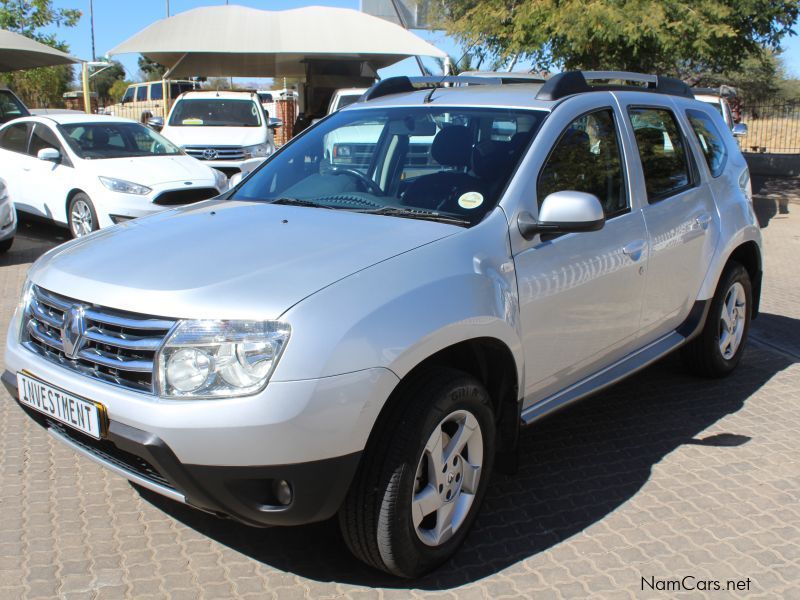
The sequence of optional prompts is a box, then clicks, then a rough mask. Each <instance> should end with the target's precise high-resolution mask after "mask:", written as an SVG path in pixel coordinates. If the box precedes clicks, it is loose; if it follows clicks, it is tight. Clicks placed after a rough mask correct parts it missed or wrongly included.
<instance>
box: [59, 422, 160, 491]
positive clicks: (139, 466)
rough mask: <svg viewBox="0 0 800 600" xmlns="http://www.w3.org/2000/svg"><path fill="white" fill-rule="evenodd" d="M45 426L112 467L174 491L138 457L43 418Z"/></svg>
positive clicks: (106, 441)
mask: <svg viewBox="0 0 800 600" xmlns="http://www.w3.org/2000/svg"><path fill="white" fill-rule="evenodd" d="M45 421H46V423H47V426H48V427H50V428H51V429H53V430H55V431H56V433H58V434H59V435H62V436H64V437H65V438H67V439H68V440H69V441H70V442H72V443H73V444H76V445H78V446H80V447H81V448H83V449H84V450H86V451H87V452H90V453H91V454H94V455H95V456H97V457H98V458H99V459H101V460H103V461H105V462H108V463H111V464H112V465H114V466H116V467H119V468H121V469H125V470H127V471H131V472H132V473H134V474H136V475H138V476H139V477H141V478H142V479H146V480H148V481H151V482H153V483H156V484H158V485H161V486H164V487H167V488H170V489H175V486H173V485H172V483H170V482H169V480H167V479H166V478H165V477H164V476H163V475H161V473H159V471H158V470H157V469H156V468H155V467H154V466H153V465H151V464H150V463H149V462H147V461H146V460H145V459H143V458H142V457H140V456H136V455H135V454H131V453H130V452H126V451H125V450H122V449H120V448H117V446H116V445H115V444H114V443H113V442H110V441H108V440H96V439H94V438H90V437H88V436H85V435H83V434H82V433H79V432H77V431H74V430H72V429H70V428H69V427H66V426H64V425H62V424H61V423H59V422H58V421H54V420H52V419H48V418H46V417H45Z"/></svg>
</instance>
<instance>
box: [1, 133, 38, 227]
mask: <svg viewBox="0 0 800 600" xmlns="http://www.w3.org/2000/svg"><path fill="white" fill-rule="evenodd" d="M31 127H32V123H30V122H28V121H17V122H12V123H11V124H10V125H7V126H6V127H5V128H3V130H2V132H0V177H2V178H3V179H4V180H5V181H6V186H7V187H8V195H9V197H10V198H11V199H12V200H13V202H14V206H15V207H16V209H17V210H19V211H23V212H36V211H35V210H33V208H32V207H29V206H28V204H27V202H26V199H25V192H26V190H27V188H28V186H29V185H30V178H29V177H28V176H27V172H26V171H24V170H23V169H24V167H25V165H27V164H28V160H27V159H28V156H27V151H28V138H29V137H30V131H31ZM37 214H38V213H37Z"/></svg>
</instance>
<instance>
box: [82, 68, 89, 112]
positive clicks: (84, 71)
mask: <svg viewBox="0 0 800 600" xmlns="http://www.w3.org/2000/svg"><path fill="white" fill-rule="evenodd" d="M81 84H82V86H83V110H84V111H85V112H86V114H87V115H90V114H92V99H91V97H90V96H89V63H87V62H82V63H81Z"/></svg>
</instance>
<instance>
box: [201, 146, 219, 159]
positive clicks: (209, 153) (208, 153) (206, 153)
mask: <svg viewBox="0 0 800 600" xmlns="http://www.w3.org/2000/svg"><path fill="white" fill-rule="evenodd" d="M203 158H205V159H206V160H217V151H216V150H214V149H213V148H206V149H205V150H203Z"/></svg>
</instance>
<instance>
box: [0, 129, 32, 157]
mask: <svg viewBox="0 0 800 600" xmlns="http://www.w3.org/2000/svg"><path fill="white" fill-rule="evenodd" d="M28 131H30V124H28V123H15V124H14V125H9V126H8V127H6V128H5V130H3V132H2V133H0V148H3V149H4V150H10V151H11V152H21V153H22V154H24V153H25V152H27V151H28Z"/></svg>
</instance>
